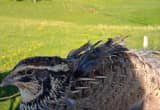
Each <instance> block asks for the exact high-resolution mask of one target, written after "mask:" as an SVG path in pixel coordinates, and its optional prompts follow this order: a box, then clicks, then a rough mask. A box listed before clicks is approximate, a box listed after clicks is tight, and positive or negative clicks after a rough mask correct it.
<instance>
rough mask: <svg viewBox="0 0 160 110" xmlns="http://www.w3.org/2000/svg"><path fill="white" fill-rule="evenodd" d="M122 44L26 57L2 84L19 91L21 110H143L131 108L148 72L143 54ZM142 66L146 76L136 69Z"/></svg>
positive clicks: (114, 42) (117, 41)
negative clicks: (47, 55) (144, 66)
mask: <svg viewBox="0 0 160 110" xmlns="http://www.w3.org/2000/svg"><path fill="white" fill-rule="evenodd" d="M123 40H124V39H123V38H115V39H109V40H108V41H107V42H105V43H102V41H98V42H96V43H95V44H91V43H89V42H88V43H86V44H84V45H83V46H81V47H80V48H78V49H75V50H72V51H71V52H70V53H69V54H68V56H67V58H60V57H55V56H50V57H46V56H36V57H32V58H26V59H24V60H22V61H20V62H19V63H18V64H17V65H16V66H15V67H14V68H13V70H12V71H11V73H10V74H8V75H7V76H6V77H5V79H4V80H3V82H2V84H1V85H4V86H5V85H10V84H11V85H15V86H17V87H18V88H19V90H20V93H21V99H22V101H21V104H20V110H109V109H110V110H128V109H129V108H131V109H132V110H134V109H137V108H140V107H139V105H138V106H137V105H136V104H135V105H136V106H133V104H134V103H136V101H141V99H142V97H143V94H142V92H143V89H144V88H142V87H141V84H139V80H138V77H139V76H140V75H141V73H144V72H146V70H145V68H142V67H139V65H140V66H142V65H143V63H144V61H141V59H140V58H139V57H138V55H137V54H140V53H137V54H136V52H130V51H129V50H128V49H127V48H126V47H124V46H123V45H121V44H120V43H121V41H123ZM142 56H144V55H142ZM155 62H156V60H155ZM158 63H159V62H158ZM137 64H139V65H138V66H137ZM146 67H148V64H146ZM141 68H142V70H141V71H142V72H141V71H137V70H139V69H141ZM148 68H150V67H148ZM158 68H159V67H158ZM134 69H135V70H134ZM148 70H150V69H148ZM136 75H137V76H136ZM149 77H150V76H149ZM136 78H137V79H136ZM154 83H155V82H154ZM149 84H150V85H151V83H149ZM132 89H133V90H132ZM137 94H138V95H137ZM135 95H136V96H135ZM130 99H131V100H130ZM122 100H123V101H122ZM132 106H133V107H132ZM136 107H137V108H136Z"/></svg>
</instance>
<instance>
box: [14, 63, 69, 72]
mask: <svg viewBox="0 0 160 110" xmlns="http://www.w3.org/2000/svg"><path fill="white" fill-rule="evenodd" d="M25 69H40V70H43V69H47V70H50V71H54V72H59V71H64V72H66V71H69V67H68V65H67V64H58V65H55V66H34V65H27V66H26V65H25V66H20V67H18V68H16V69H15V70H14V71H13V72H14V73H17V72H18V71H22V70H25Z"/></svg>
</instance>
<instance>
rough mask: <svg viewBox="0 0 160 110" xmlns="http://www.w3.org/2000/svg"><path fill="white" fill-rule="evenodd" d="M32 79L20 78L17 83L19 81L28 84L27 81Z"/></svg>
mask: <svg viewBox="0 0 160 110" xmlns="http://www.w3.org/2000/svg"><path fill="white" fill-rule="evenodd" d="M31 80H32V79H31V78H29V77H22V78H21V79H20V80H19V81H21V82H29V81H31Z"/></svg>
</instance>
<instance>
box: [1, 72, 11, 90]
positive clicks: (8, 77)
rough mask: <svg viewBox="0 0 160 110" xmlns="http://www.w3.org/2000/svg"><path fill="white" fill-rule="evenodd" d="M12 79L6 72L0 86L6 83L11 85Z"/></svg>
mask: <svg viewBox="0 0 160 110" xmlns="http://www.w3.org/2000/svg"><path fill="white" fill-rule="evenodd" d="M13 83H14V80H12V78H11V75H10V74H8V75H7V76H6V77H5V78H4V79H3V80H2V82H1V84H0V87H5V86H8V85H13Z"/></svg>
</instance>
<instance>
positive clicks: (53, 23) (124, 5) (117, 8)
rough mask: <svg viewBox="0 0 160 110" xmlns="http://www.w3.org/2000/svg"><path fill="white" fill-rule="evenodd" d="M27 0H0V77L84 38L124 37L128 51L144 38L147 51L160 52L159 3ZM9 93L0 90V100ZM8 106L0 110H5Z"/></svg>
mask: <svg viewBox="0 0 160 110" xmlns="http://www.w3.org/2000/svg"><path fill="white" fill-rule="evenodd" d="M31 1H32V0H23V1H19V2H18V1H17V2H16V0H0V79H2V78H3V77H4V75H5V74H6V73H7V72H8V71H9V70H11V69H12V68H13V67H14V66H15V64H16V63H17V62H18V61H19V60H21V59H23V58H25V57H29V56H35V55H52V56H55V55H58V56H62V57H65V56H66V55H67V53H68V52H69V51H70V50H71V49H73V48H76V47H79V46H80V45H82V44H83V43H85V42H87V41H88V40H91V41H92V42H95V41H96V40H100V39H103V40H105V39H107V38H108V37H112V36H117V35H128V36H129V38H128V40H127V42H126V45H127V46H128V47H129V48H142V41H143V36H144V35H147V36H148V37H149V47H150V48H151V49H160V0H132V1H131V0H42V1H40V2H38V3H36V4H34V3H32V2H31ZM15 91H17V90H16V89H13V88H11V87H8V88H3V89H0V97H2V96H5V95H8V94H13V93H14V92H15ZM17 101H18V99H17ZM10 102H12V101H5V102H0V109H1V110H11V109H9V105H10ZM14 106H16V105H14Z"/></svg>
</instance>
